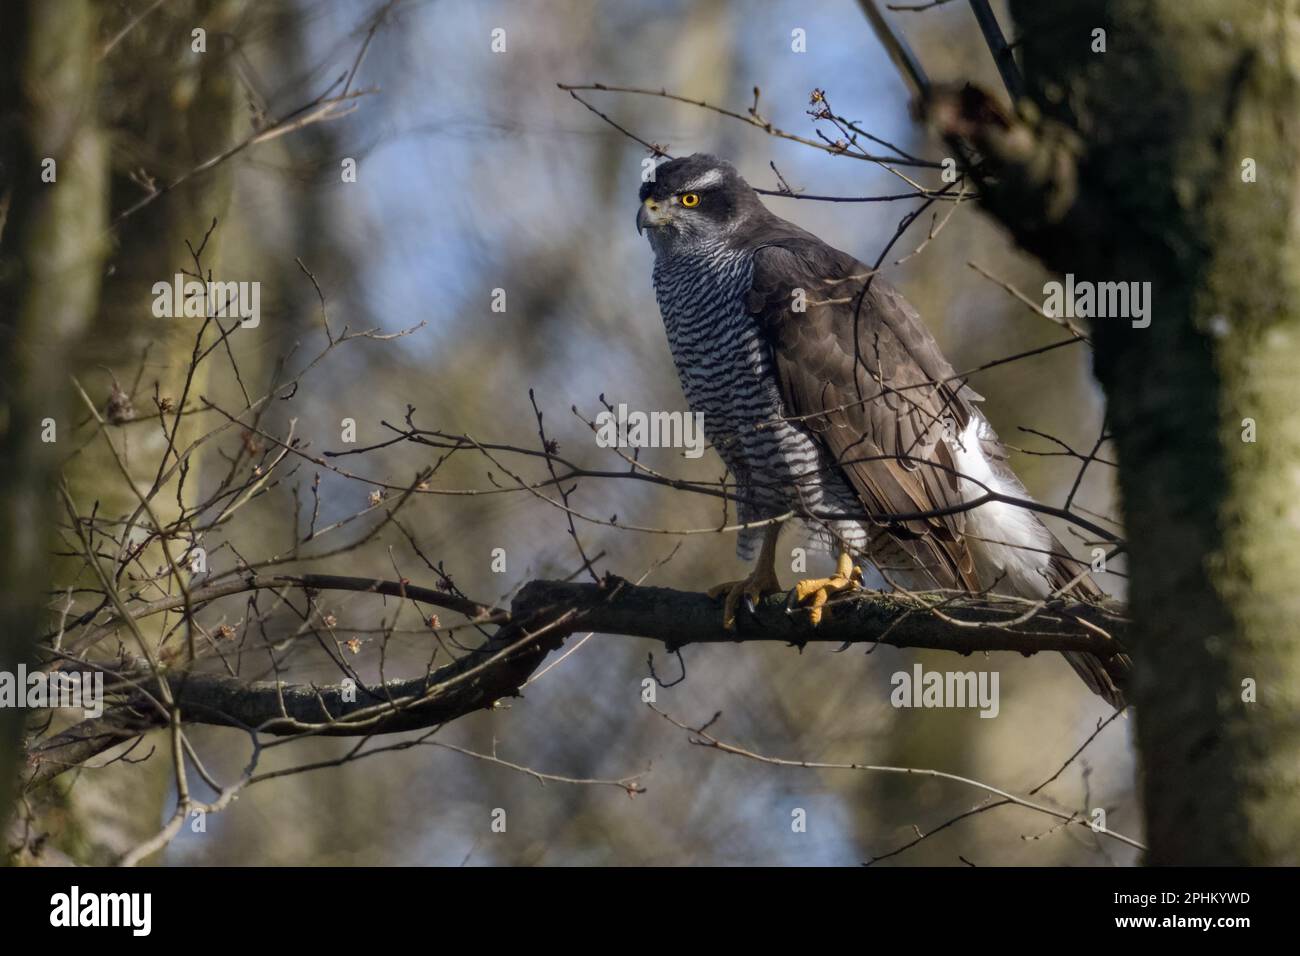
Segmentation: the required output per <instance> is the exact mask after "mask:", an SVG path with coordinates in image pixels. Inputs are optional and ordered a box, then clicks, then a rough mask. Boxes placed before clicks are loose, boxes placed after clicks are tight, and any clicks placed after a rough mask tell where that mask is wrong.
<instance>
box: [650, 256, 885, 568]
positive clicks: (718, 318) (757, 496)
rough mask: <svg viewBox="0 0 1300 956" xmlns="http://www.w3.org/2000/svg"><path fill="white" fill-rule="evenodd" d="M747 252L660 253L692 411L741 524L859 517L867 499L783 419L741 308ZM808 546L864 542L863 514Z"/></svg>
mask: <svg viewBox="0 0 1300 956" xmlns="http://www.w3.org/2000/svg"><path fill="white" fill-rule="evenodd" d="M752 276H753V268H752V263H751V262H750V260H749V257H747V256H745V255H744V254H742V253H740V252H738V251H736V250H734V249H729V248H728V247H727V246H726V245H725V244H724V243H722V242H712V243H706V244H701V245H700V246H699V247H697V248H696V249H693V250H692V251H691V252H689V253H685V254H681V255H676V256H671V257H664V258H662V259H658V260H656V263H655V268H654V287H655V296H656V298H657V299H658V302H659V310H660V312H661V314H662V316H663V320H664V329H665V331H666V332H667V334H668V345H669V348H670V349H671V351H672V355H673V360H674V362H675V364H676V366H677V373H678V376H679V378H680V380H681V383H682V391H683V393H685V395H686V401H687V404H688V405H690V407H691V409H692V411H696V412H701V413H702V414H703V416H704V433H705V435H706V436H707V437H708V440H709V442H710V443H711V444H712V445H713V447H714V448H715V449H716V450H717V452H718V454H719V455H720V456H721V458H722V460H723V462H724V463H725V464H726V466H727V468H728V470H729V471H730V473H731V476H732V480H733V481H734V483H735V486H736V495H737V497H738V498H739V499H740V500H739V501H738V504H737V514H738V517H739V519H740V521H741V522H745V523H748V522H754V521H761V520H764V519H768V518H774V517H777V516H779V515H782V514H785V513H787V512H789V511H791V510H795V511H799V512H801V513H803V514H806V515H809V516H811V515H817V514H825V513H828V512H829V513H840V514H855V513H858V512H860V511H861V504H860V503H859V501H858V500H857V496H856V495H854V493H853V490H852V489H851V488H850V487H849V486H848V483H847V482H846V481H845V480H844V478H843V477H842V475H840V473H839V469H838V468H835V467H834V462H833V461H830V460H829V459H828V458H827V456H826V454H825V452H824V450H823V449H822V448H821V447H820V446H819V445H818V444H817V443H816V442H815V441H814V440H813V439H812V436H811V435H810V434H809V433H808V432H807V431H806V430H805V429H803V428H800V427H799V426H797V425H796V424H794V423H791V422H789V421H787V420H786V418H785V412H784V409H783V406H782V402H781V395H780V390H779V389H778V387H777V384H776V376H775V374H774V373H773V370H772V362H771V358H770V356H769V354H768V353H769V351H770V350H769V348H768V345H767V343H766V341H764V339H763V337H762V335H761V333H760V332H759V330H758V328H757V326H756V325H755V324H754V322H753V319H752V318H751V317H750V316H749V315H747V314H746V313H745V311H744V295H745V293H746V292H747V291H748V289H749V288H750V286H751V283H752ZM810 531H811V535H810V543H812V544H813V545H814V546H817V547H821V548H823V549H825V550H831V549H832V546H833V544H834V543H835V541H836V540H837V539H838V540H842V541H844V542H846V543H847V544H848V545H849V546H850V547H852V548H854V549H856V550H860V549H862V548H864V547H865V545H866V542H867V534H866V530H865V528H864V526H863V524H862V523H861V522H859V521H835V522H829V523H822V524H818V525H813V526H812V527H811V528H810ZM761 537H762V529H761V528H758V527H753V528H745V529H743V530H742V531H741V532H740V535H739V538H738V542H737V553H738V554H739V555H740V556H741V557H743V558H747V559H748V558H753V557H754V555H755V553H756V551H757V547H758V541H759V539H760V538H761Z"/></svg>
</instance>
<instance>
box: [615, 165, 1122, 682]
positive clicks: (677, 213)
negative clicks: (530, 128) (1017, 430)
mask: <svg viewBox="0 0 1300 956" xmlns="http://www.w3.org/2000/svg"><path fill="white" fill-rule="evenodd" d="M640 199H641V205H640V208H638V210H637V215H636V224H637V231H638V232H641V231H645V232H646V233H647V234H648V237H649V240H650V246H651V248H652V249H653V250H654V255H655V264H654V287H655V295H656V297H657V298H658V301H659V311H660V312H661V314H662V316H663V322H664V328H665V330H666V331H667V333H668V344H669V347H670V348H671V350H672V354H673V359H674V361H675V363H676V365H677V372H678V375H679V377H680V378H681V383H682V389H683V391H684V392H685V394H686V400H687V403H688V404H689V405H690V407H691V410H692V411H694V412H700V413H703V421H704V431H705V435H706V436H707V438H708V439H709V441H710V443H711V444H712V445H713V446H714V447H715V448H716V449H717V450H718V452H719V454H720V455H721V456H722V460H723V462H724V463H725V464H726V465H727V468H728V470H729V471H730V473H731V476H732V478H733V480H734V482H735V492H734V494H735V497H736V498H737V513H738V516H739V518H740V520H741V522H743V523H752V522H763V521H765V520H768V519H773V518H779V517H781V516H784V515H789V516H791V517H792V518H793V519H794V520H795V521H797V522H799V523H801V524H803V525H804V527H805V529H806V530H807V531H808V533H809V534H810V535H811V540H812V543H813V544H814V545H820V546H822V547H825V548H827V549H832V550H834V552H835V553H836V554H837V556H838V560H837V565H836V572H835V575H834V576H833V577H831V578H822V579H814V580H809V581H801V582H799V583H798V584H797V585H796V586H795V589H794V592H793V597H794V598H796V599H797V600H798V601H800V602H801V603H805V604H807V605H808V606H809V607H810V608H811V610H810V616H811V619H812V622H813V623H814V624H816V623H818V621H820V619H821V615H822V612H823V606H824V605H825V604H826V601H827V599H828V598H829V597H830V596H831V595H832V594H835V593H837V592H840V591H845V590H850V589H853V588H856V587H857V586H858V583H859V582H860V581H861V579H862V572H861V570H860V568H859V567H858V566H856V565H855V563H854V557H855V556H857V557H860V558H861V559H862V560H864V561H865V562H866V563H869V564H870V565H873V566H874V567H876V568H877V569H878V570H879V571H880V572H881V574H882V575H883V576H884V577H885V579H886V580H887V581H889V582H891V583H892V584H894V585H895V586H898V587H903V588H907V589H909V590H923V589H933V588H945V589H955V590H960V591H967V592H978V591H985V590H992V591H994V592H1001V593H1007V594H1014V595H1019V596H1022V597H1029V598H1045V597H1047V596H1049V595H1051V594H1053V593H1063V594H1068V595H1070V596H1073V597H1077V598H1081V599H1088V598H1100V597H1101V596H1102V592H1101V590H1100V589H1099V588H1098V587H1097V585H1096V584H1095V583H1094V582H1093V580H1092V579H1091V578H1090V577H1089V576H1088V575H1087V573H1086V569H1085V566H1084V565H1082V564H1080V563H1079V562H1078V561H1075V560H1074V559H1073V558H1071V557H1070V556H1069V553H1068V552H1067V551H1066V550H1065V548H1064V547H1063V546H1062V545H1061V543H1060V542H1059V541H1057V540H1056V538H1055V537H1054V536H1053V534H1052V532H1051V531H1049V530H1048V528H1047V527H1046V525H1044V524H1043V523H1042V521H1040V520H1039V519H1038V517H1037V515H1036V514H1035V513H1034V512H1033V511H1031V510H1027V509H1025V508H1021V507H1017V506H1014V505H1010V504H1005V503H1001V502H990V503H985V504H982V505H979V506H976V507H973V508H969V509H966V510H962V505H963V504H964V503H966V502H969V501H971V500H973V499H975V498H978V497H980V496H982V495H985V494H987V493H988V492H989V491H995V492H1000V493H1002V494H1004V495H1008V496H1011V497H1014V498H1018V499H1026V500H1027V499H1028V498H1029V494H1028V492H1027V491H1026V490H1025V487H1024V485H1023V484H1021V482H1020V480H1019V479H1018V478H1017V477H1016V475H1015V473H1014V472H1013V471H1012V470H1011V468H1010V467H1009V466H1008V465H1007V460H1006V459H1007V454H1006V451H1005V449H1004V448H1003V446H1002V445H1001V444H1000V443H999V441H998V437H997V435H996V434H995V433H994V431H993V429H992V428H991V427H990V426H989V423H988V421H987V420H986V419H985V418H984V416H983V414H982V413H981V412H980V410H979V408H978V407H977V406H976V404H975V403H976V402H979V401H981V400H982V397H981V396H980V395H979V394H977V393H976V392H975V391H973V390H972V389H971V388H970V387H969V386H968V385H967V384H966V383H965V382H963V381H961V380H960V379H959V378H958V376H957V375H956V373H955V372H954V371H953V368H952V366H951V365H949V364H948V362H947V360H946V359H945V358H944V357H943V355H942V354H941V353H940V351H939V347H938V345H937V344H936V343H935V341H934V337H933V336H931V334H930V332H929V330H928V329H927V328H926V327H925V325H924V324H923V323H922V322H921V320H920V317H919V316H918V315H917V314H916V311H915V310H914V309H913V308H912V307H911V305H909V304H908V302H907V300H906V299H904V298H903V297H902V296H901V295H900V294H899V293H898V292H897V291H895V290H894V289H893V288H891V287H890V286H889V285H888V283H886V282H885V281H884V279H882V278H881V277H880V276H879V275H873V274H872V270H871V269H870V268H869V267H867V266H865V265H863V264H862V263H861V262H859V261H858V260H857V259H855V258H854V257H853V256H851V255H848V254H847V253H844V252H840V251H839V250H837V249H833V248H831V247H830V246H828V245H827V244H826V243H824V242H822V241H821V240H820V239H818V238H817V237H816V236H814V235H812V234H811V233H809V232H807V231H805V230H803V229H801V228H799V227H798V226H796V225H794V224H793V223H790V222H787V221H785V220H784V219H781V218H780V217H778V216H776V215H774V214H773V213H772V212H770V211H769V210H768V209H767V208H766V207H765V206H764V205H763V203H762V202H761V201H760V200H759V197H758V194H757V193H755V192H754V190H753V189H752V188H751V187H750V186H749V184H748V183H746V182H745V180H743V179H742V178H741V177H740V175H739V174H738V173H737V172H736V170H735V169H734V168H733V167H732V166H731V165H730V164H729V163H726V162H723V161H722V160H719V159H717V158H715V157H713V156H708V155H704V154H696V155H693V156H687V157H684V158H681V159H674V160H671V161H670V162H667V163H664V164H663V165H661V166H659V167H658V168H657V169H656V170H655V175H654V178H653V180H652V181H650V182H646V183H644V184H643V185H642V187H641V194H640ZM780 529H781V523H778V522H769V523H768V524H766V525H760V526H758V527H751V528H746V529H744V530H743V531H742V532H741V534H740V540H739V545H738V549H737V550H738V552H739V554H740V556H741V557H743V558H751V557H753V556H754V553H755V551H757V552H758V557H759V560H758V563H757V565H756V567H755V570H754V571H753V573H752V574H751V575H750V576H749V577H748V578H747V579H745V580H744V581H739V582H730V583H728V584H725V585H719V586H718V587H717V588H715V589H713V593H714V594H715V596H721V595H723V594H725V595H726V601H725V604H724V607H723V623H724V626H726V627H728V628H730V627H734V626H735V615H736V611H737V608H738V605H739V603H740V601H741V600H742V599H743V600H745V601H747V602H751V603H752V602H753V601H756V600H757V599H758V598H759V597H761V596H762V595H763V594H770V593H774V592H776V591H780V590H781V586H780V583H779V582H778V579H777V575H776V568H775V557H776V541H777V536H778V534H779V533H780ZM1081 569H1083V570H1081ZM1065 656H1066V658H1067V659H1068V660H1069V662H1070V664H1071V666H1073V667H1074V669H1075V670H1076V671H1077V672H1078V673H1079V675H1080V676H1081V677H1082V678H1083V680H1084V682H1085V683H1087V685H1088V686H1089V687H1090V688H1091V689H1092V690H1093V691H1095V692H1096V693H1097V694H1099V695H1101V696H1102V697H1104V698H1105V699H1106V700H1107V701H1109V702H1110V703H1111V704H1113V705H1115V706H1116V707H1119V706H1122V705H1123V697H1122V694H1121V692H1120V689H1119V684H1120V683H1122V680H1123V675H1124V672H1125V671H1126V670H1127V668H1128V666H1129V663H1128V659H1127V658H1125V657H1114V658H1111V659H1110V660H1109V661H1107V662H1105V663H1103V662H1102V661H1101V660H1100V659H1099V658H1097V657H1095V656H1092V655H1089V654H1081V653H1067V654H1066V655H1065Z"/></svg>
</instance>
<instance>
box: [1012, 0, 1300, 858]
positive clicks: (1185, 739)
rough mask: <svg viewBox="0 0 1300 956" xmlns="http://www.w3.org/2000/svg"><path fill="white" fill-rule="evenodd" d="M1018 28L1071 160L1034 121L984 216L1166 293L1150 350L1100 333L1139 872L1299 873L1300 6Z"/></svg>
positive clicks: (1070, 18) (1113, 332)
mask: <svg viewBox="0 0 1300 956" xmlns="http://www.w3.org/2000/svg"><path fill="white" fill-rule="evenodd" d="M1011 10H1012V13H1013V16H1014V18H1015V20H1016V24H1017V31H1016V33H1017V35H1018V36H1019V37H1021V49H1022V52H1023V63H1024V68H1025V72H1026V79H1027V81H1028V83H1029V87H1030V90H1031V93H1032V96H1033V98H1034V100H1035V101H1036V102H1037V104H1038V106H1039V107H1040V109H1041V110H1042V111H1043V113H1044V114H1046V115H1048V116H1051V115H1052V114H1055V115H1056V116H1057V117H1061V118H1064V119H1065V120H1066V122H1068V123H1069V124H1071V125H1076V126H1077V129H1078V132H1079V134H1080V138H1081V143H1079V144H1078V145H1077V146H1071V145H1069V143H1068V139H1067V140H1061V139H1056V140H1055V142H1054V143H1053V142H1052V137H1051V136H1049V135H1047V130H1048V129H1049V125H1048V124H1043V123H1039V122H1037V121H1036V120H1031V122H1030V124H1029V125H1030V126H1031V127H1032V128H1033V129H1034V131H1035V133H1036V137H1037V138H1036V145H1035V146H1034V147H1033V148H1031V149H1030V150H1029V151H1028V152H1029V153H1033V154H1034V156H1032V157H1030V158H1026V152H1025V151H1023V150H1022V151H1021V152H1020V154H1019V155H1018V156H1015V157H1013V156H1011V154H1013V153H1015V152H1016V149H1015V148H1010V147H1009V148H1007V149H1005V150H1003V152H1002V155H1001V157H1000V159H1001V160H1007V161H1008V163H1007V169H1005V170H1004V172H1007V173H1009V174H1010V175H1008V176H1005V177H1004V178H1003V184H1002V185H1001V186H1000V187H998V188H996V189H993V190H991V191H990V193H989V196H988V205H989V208H990V209H991V210H992V211H993V212H994V213H995V214H996V215H998V216H999V218H1001V219H1002V220H1003V221H1004V222H1005V223H1006V224H1007V225H1009V226H1010V227H1011V228H1012V230H1013V232H1014V233H1015V234H1016V236H1017V238H1018V239H1019V241H1020V242H1021V243H1022V245H1024V246H1025V247H1026V248H1028V249H1030V250H1031V251H1033V252H1035V253H1037V254H1038V255H1039V256H1040V257H1041V258H1042V259H1043V261H1044V262H1045V263H1046V264H1047V265H1048V266H1050V267H1051V268H1053V269H1056V270H1058V271H1060V272H1063V273H1065V272H1071V273H1074V274H1075V276H1076V279H1079V280H1083V279H1088V280H1094V281H1149V282H1151V284H1152V286H1151V288H1152V297H1153V298H1152V320H1151V324H1150V326H1149V327H1147V328H1134V327H1133V325H1132V323H1131V322H1130V321H1128V320H1127V319H1123V318H1105V319H1096V320H1094V322H1093V325H1094V330H1095V342H1096V371H1097V375H1098V377H1099V378H1100V380H1101V382H1102V384H1103V386H1104V387H1105V390H1106V393H1107V397H1108V401H1109V410H1110V411H1109V414H1110V421H1111V424H1112V428H1113V433H1114V437H1115V441H1116V444H1117V446H1118V451H1119V458H1120V473H1119V481H1120V490H1121V495H1122V499H1123V508H1124V519H1125V522H1126V525H1127V531H1128V541H1129V573H1130V576H1131V578H1130V602H1131V610H1132V614H1133V617H1134V620H1135V623H1136V628H1135V637H1134V638H1133V640H1134V643H1135V647H1134V657H1135V659H1136V661H1137V665H1138V670H1139V675H1138V677H1139V679H1138V683H1137V686H1136V687H1135V688H1134V689H1133V693H1132V699H1133V702H1134V703H1135V704H1136V721H1137V739H1138V745H1139V749H1140V757H1141V765H1142V774H1143V783H1142V788H1143V797H1144V803H1145V813H1146V820H1147V838H1148V840H1149V843H1150V853H1149V855H1148V862H1151V863H1211V864H1252V863H1253V864H1258V863H1288V862H1289V863H1296V862H1298V861H1300V788H1298V787H1297V781H1298V780H1300V706H1298V704H1300V586H1298V582H1300V411H1298V406H1300V234H1298V230H1300V172H1297V168H1296V155H1297V151H1298V150H1300V4H1297V3H1296V2H1295V0H1258V2H1255V3H1249V4H1245V3H1240V4H1224V3H1221V2H1214V0H1090V2H1083V3H1076V4H1070V5H1061V4H1045V3H1042V2H1040V0H1012V3H1011ZM1095 30H1104V31H1105V33H1104V44H1105V50H1104V52H1102V51H1101V50H1100V49H1098V48H1097V47H1098V36H1099V35H1098V34H1096V33H1095V32H1094V31H1095ZM993 140H994V142H992V143H991V144H989V145H990V151H991V152H992V153H994V154H998V153H999V148H998V146H997V142H996V140H997V137H996V136H994V137H993ZM1006 145H1007V144H1006V142H1005V141H1004V142H1003V146H1006ZM1022 145H1023V144H1022ZM1049 157H1050V158H1052V159H1053V161H1052V162H1043V161H1042V160H1044V159H1046V158H1049ZM1073 170H1077V177H1076V176H1075V175H1074V174H1073V172H1072V171H1073ZM1252 179H1253V181H1252ZM1048 197H1050V201H1049V198H1048ZM1252 438H1253V440H1251V439H1252ZM1252 685H1253V686H1254V687H1255V688H1256V689H1255V692H1254V699H1251V698H1252V695H1251V694H1250V693H1249V690H1248V688H1249V687H1250V686H1252Z"/></svg>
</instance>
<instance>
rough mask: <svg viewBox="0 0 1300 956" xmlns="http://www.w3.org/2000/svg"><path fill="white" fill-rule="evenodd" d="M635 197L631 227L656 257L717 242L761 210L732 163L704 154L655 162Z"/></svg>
mask: <svg viewBox="0 0 1300 956" xmlns="http://www.w3.org/2000/svg"><path fill="white" fill-rule="evenodd" d="M640 198H641V207H640V208H639V209H638V210H637V212H636V229H637V232H645V233H647V235H648V237H649V239H650V247H651V248H652V249H654V253H655V255H656V256H665V255H673V254H675V253H678V252H683V251H687V250H689V249H691V248H693V247H698V246H700V245H707V244H711V243H713V242H716V241H717V240H719V239H722V238H725V237H726V236H727V235H728V234H729V233H731V232H732V231H734V230H735V229H736V228H737V226H739V225H740V224H741V223H743V222H745V221H746V220H747V219H748V218H749V217H750V216H753V215H755V214H758V213H762V212H765V211H766V210H765V209H764V207H763V204H762V203H760V202H759V200H758V194H757V193H755V192H754V190H753V188H752V187H751V186H750V185H749V183H747V182H745V181H744V180H743V179H741V178H740V174H739V173H738V172H736V169H735V167H734V166H732V165H731V164H730V163H728V162H724V161H723V160H721V159H718V158H717V157H716V156H709V155H707V154H706V153H695V154H694V155H691V156H683V157H682V158H681V159H674V160H670V161H669V162H666V163H664V164H663V165H661V166H658V167H656V168H655V171H654V179H653V180H651V181H650V182H646V183H642V184H641V197H640Z"/></svg>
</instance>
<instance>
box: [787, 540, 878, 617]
mask: <svg viewBox="0 0 1300 956" xmlns="http://www.w3.org/2000/svg"><path fill="white" fill-rule="evenodd" d="M861 586H862V569H861V568H860V567H858V566H857V565H855V564H854V563H853V560H852V559H851V558H850V557H849V555H848V552H847V551H845V552H841V553H840V556H839V560H838V561H836V563H835V575H834V576H833V577H829V578H808V579H807V580H804V581H800V582H798V583H797V584H795V586H794V598H795V601H797V602H798V603H799V604H804V603H805V602H808V601H809V599H811V603H808V619H809V620H810V621H811V622H812V625H813V627H816V626H817V625H818V624H820V623H821V621H822V614H823V613H824V607H825V604H826V601H827V600H828V599H829V598H830V596H831V595H832V594H838V593H840V592H842V591H855V590H857V589H858V588H859V587H861Z"/></svg>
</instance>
